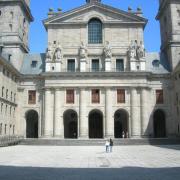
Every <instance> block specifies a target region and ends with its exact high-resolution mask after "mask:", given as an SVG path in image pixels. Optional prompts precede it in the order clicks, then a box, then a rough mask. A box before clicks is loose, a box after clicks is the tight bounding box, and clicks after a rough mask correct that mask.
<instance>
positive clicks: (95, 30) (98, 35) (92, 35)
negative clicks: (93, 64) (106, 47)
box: [88, 19, 102, 44]
mask: <svg viewBox="0 0 180 180" xmlns="http://www.w3.org/2000/svg"><path fill="white" fill-rule="evenodd" d="M88 42H89V44H101V43H102V23H101V21H100V20H99V19H91V20H90V21H89V23H88Z"/></svg>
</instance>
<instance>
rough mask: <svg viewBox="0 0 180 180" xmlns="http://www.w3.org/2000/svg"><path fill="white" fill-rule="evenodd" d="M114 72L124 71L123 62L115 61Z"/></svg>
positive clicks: (120, 60) (121, 60)
mask: <svg viewBox="0 0 180 180" xmlns="http://www.w3.org/2000/svg"><path fill="white" fill-rule="evenodd" d="M116 71H117V72H118V71H124V60H123V59H116Z"/></svg>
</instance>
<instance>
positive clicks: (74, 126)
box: [63, 110, 78, 139]
mask: <svg viewBox="0 0 180 180" xmlns="http://www.w3.org/2000/svg"><path fill="white" fill-rule="evenodd" d="M63 118H64V138H67V139H77V137H78V115H77V113H76V112H75V111H74V110H67V111H65V112H64V116H63Z"/></svg>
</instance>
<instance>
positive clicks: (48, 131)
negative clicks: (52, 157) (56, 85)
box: [44, 89, 54, 137]
mask: <svg viewBox="0 0 180 180" xmlns="http://www.w3.org/2000/svg"><path fill="white" fill-rule="evenodd" d="M53 109H54V98H53V94H52V92H51V90H50V89H46V90H45V117H44V120H45V122H44V136H45V137H52V136H53V117H54V112H53V111H54V110H53Z"/></svg>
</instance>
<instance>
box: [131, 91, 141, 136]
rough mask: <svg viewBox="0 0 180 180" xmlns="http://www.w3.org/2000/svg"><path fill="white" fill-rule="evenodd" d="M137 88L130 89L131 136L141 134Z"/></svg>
mask: <svg viewBox="0 0 180 180" xmlns="http://www.w3.org/2000/svg"><path fill="white" fill-rule="evenodd" d="M137 97H138V95H137V89H136V88H132V89H131V136H132V137H134V138H136V137H140V135H141V120H140V107H139V104H138V102H139V101H138V98H137Z"/></svg>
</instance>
